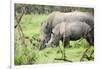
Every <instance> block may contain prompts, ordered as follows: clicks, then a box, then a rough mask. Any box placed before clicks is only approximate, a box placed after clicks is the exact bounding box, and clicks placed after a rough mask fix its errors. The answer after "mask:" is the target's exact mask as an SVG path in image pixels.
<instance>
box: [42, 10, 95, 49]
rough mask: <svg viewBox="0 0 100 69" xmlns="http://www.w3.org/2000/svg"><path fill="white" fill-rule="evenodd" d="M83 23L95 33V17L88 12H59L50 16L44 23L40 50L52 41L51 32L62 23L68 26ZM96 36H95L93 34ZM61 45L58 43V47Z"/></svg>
mask: <svg viewBox="0 0 100 69" xmlns="http://www.w3.org/2000/svg"><path fill="white" fill-rule="evenodd" d="M76 21H77V22H82V23H84V22H85V23H87V24H88V25H89V26H90V27H91V29H92V30H93V32H94V17H93V16H92V15H91V14H89V13H87V12H80V11H74V12H67V13H64V12H59V11H55V12H52V13H51V14H49V15H48V17H47V18H46V19H45V20H44V21H43V22H42V24H41V29H40V50H41V49H42V48H45V47H46V43H48V41H49V40H50V37H51V32H52V30H53V28H54V27H55V26H56V25H57V24H59V23H62V22H65V23H66V25H67V24H68V23H72V22H75V23H77V22H76ZM93 35H94V34H93ZM58 44H59V43H56V45H58Z"/></svg>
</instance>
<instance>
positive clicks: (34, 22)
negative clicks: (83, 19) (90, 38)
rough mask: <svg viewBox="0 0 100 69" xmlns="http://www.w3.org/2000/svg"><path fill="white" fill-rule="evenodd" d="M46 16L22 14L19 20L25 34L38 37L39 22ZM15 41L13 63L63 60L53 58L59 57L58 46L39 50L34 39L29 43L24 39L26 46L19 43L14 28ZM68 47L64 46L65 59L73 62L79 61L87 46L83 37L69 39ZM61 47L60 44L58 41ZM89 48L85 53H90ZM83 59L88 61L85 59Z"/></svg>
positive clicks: (59, 61) (26, 63)
mask: <svg viewBox="0 0 100 69" xmlns="http://www.w3.org/2000/svg"><path fill="white" fill-rule="evenodd" d="M46 17H47V15H45V14H41V15H38V14H36V15H24V17H23V18H22V20H21V24H20V25H21V27H22V29H23V32H24V34H25V36H28V37H29V38H31V39H32V36H34V37H35V38H37V39H38V38H39V30H40V25H41V22H42V21H43V20H44V19H45V18H46ZM14 33H15V35H14V37H15V39H14V40H15V42H14V63H15V65H28V64H44V63H62V62H65V61H62V60H55V58H61V56H62V54H61V51H60V49H59V47H56V48H51V47H49V48H45V49H44V50H41V51H40V50H39V42H37V41H35V40H34V42H33V43H34V44H31V43H30V42H29V40H28V39H27V40H26V42H25V43H26V44H27V47H25V46H23V45H22V44H21V40H20V39H19V33H18V30H15V32H14ZM70 46H71V47H70V48H66V49H65V52H66V56H67V59H69V60H72V61H73V62H77V61H80V58H81V56H82V54H83V52H84V51H85V49H86V48H87V47H88V44H87V42H86V40H85V39H82V40H81V41H80V40H77V41H70ZM60 47H61V49H63V46H62V44H61V43H60ZM91 50H92V49H90V50H89V51H88V52H87V54H88V55H89V54H90V53H91ZM85 61H88V60H86V59H85Z"/></svg>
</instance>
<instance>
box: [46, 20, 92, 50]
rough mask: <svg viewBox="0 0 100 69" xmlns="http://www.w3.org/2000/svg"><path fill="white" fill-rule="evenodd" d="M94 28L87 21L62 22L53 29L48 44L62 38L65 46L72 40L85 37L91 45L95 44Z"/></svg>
mask: <svg viewBox="0 0 100 69" xmlns="http://www.w3.org/2000/svg"><path fill="white" fill-rule="evenodd" d="M91 33H92V29H91V27H90V26H89V25H88V24H87V23H85V22H84V23H83V22H72V23H66V22H62V23H59V24H57V25H56V26H55V28H54V29H53V30H52V34H51V38H50V40H49V42H48V44H47V45H52V44H55V43H57V42H59V41H60V40H62V42H63V43H64V48H65V47H67V46H68V45H69V41H70V40H78V39H80V38H81V37H83V38H85V39H86V40H87V41H88V42H89V44H90V45H93V43H94V42H93V41H94V40H93V38H92V37H93V35H91Z"/></svg>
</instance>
